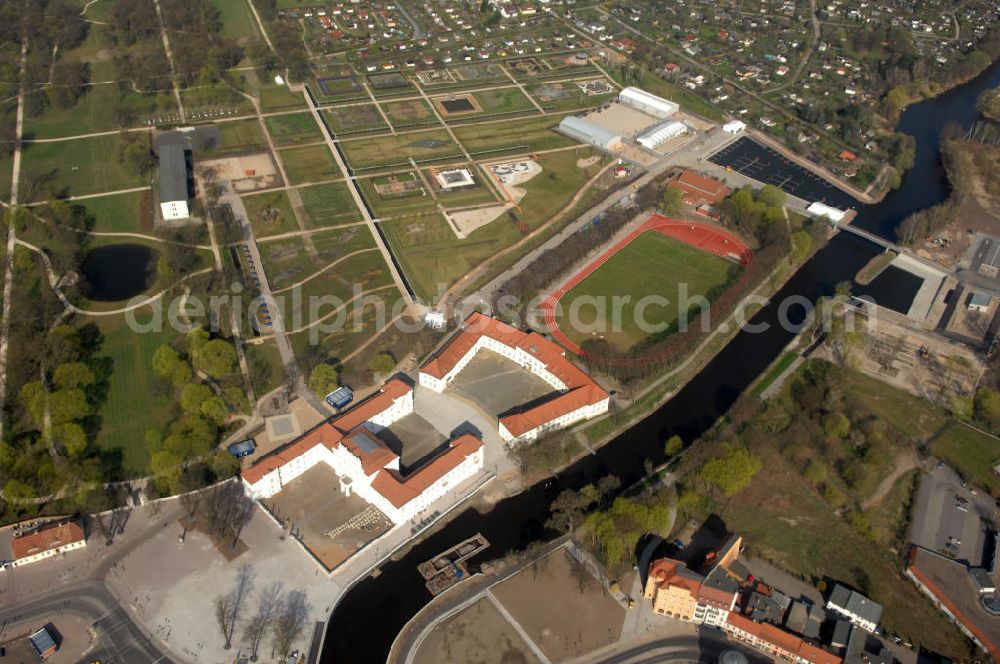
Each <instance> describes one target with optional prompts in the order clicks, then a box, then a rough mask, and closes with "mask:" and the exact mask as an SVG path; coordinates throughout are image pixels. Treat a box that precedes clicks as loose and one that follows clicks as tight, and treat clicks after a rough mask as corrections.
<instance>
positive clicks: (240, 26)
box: [212, 0, 257, 39]
mask: <svg viewBox="0 0 1000 664" xmlns="http://www.w3.org/2000/svg"><path fill="white" fill-rule="evenodd" d="M212 3H213V4H214V5H215V7H216V9H218V10H219V12H220V13H221V14H222V36H223V37H230V38H232V39H239V38H240V37H251V36H253V35H255V34H257V25H256V22H255V21H254V19H253V16H252V15H251V14H250V7H249V6H247V2H246V0H212Z"/></svg>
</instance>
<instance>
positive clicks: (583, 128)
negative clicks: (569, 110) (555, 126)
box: [559, 115, 618, 145]
mask: <svg viewBox="0 0 1000 664" xmlns="http://www.w3.org/2000/svg"><path fill="white" fill-rule="evenodd" d="M559 128H560V129H561V130H563V131H564V132H567V133H570V134H579V135H582V136H587V137H589V138H590V140H591V141H593V142H595V143H600V144H601V145H609V144H610V143H612V142H614V141H616V140H617V139H618V134H616V133H615V132H613V131H611V130H610V129H605V128H604V127H602V126H600V125H598V124H594V123H593V122H589V121H587V120H584V119H583V118H579V117H577V116H575V115H569V116H567V117H565V118H563V119H562V121H561V122H560V123H559Z"/></svg>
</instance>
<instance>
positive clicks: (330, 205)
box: [298, 182, 361, 228]
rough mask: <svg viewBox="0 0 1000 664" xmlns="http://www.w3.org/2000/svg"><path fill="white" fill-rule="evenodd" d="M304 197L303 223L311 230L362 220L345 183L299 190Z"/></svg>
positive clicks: (320, 185) (330, 183)
mask: <svg viewBox="0 0 1000 664" xmlns="http://www.w3.org/2000/svg"><path fill="white" fill-rule="evenodd" d="M298 191H299V196H301V197H302V205H303V208H304V209H303V212H304V213H305V217H304V218H303V220H302V221H303V222H305V224H306V226H308V227H310V228H320V227H323V226H337V225H339V224H349V223H351V222H354V221H360V220H361V212H360V211H359V210H358V208H357V206H356V205H355V204H354V198H353V197H352V196H351V192H350V190H349V189H348V187H347V185H346V184H345V183H343V182H328V183H327V184H317V185H313V186H311V187H302V188H300V189H299V190H298Z"/></svg>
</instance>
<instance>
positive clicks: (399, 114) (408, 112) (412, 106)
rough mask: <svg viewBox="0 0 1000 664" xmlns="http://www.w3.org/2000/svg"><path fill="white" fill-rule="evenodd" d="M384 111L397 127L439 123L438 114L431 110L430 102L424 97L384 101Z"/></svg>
mask: <svg viewBox="0 0 1000 664" xmlns="http://www.w3.org/2000/svg"><path fill="white" fill-rule="evenodd" d="M381 106H382V112H384V113H385V114H386V116H387V117H388V118H389V122H391V123H392V125H393V126H394V127H396V128H397V129H399V128H401V127H414V126H421V125H428V124H438V120H437V116H435V115H434V111H432V110H431V107H430V104H428V103H427V102H426V101H424V100H423V99H407V100H405V101H386V102H382V104H381Z"/></svg>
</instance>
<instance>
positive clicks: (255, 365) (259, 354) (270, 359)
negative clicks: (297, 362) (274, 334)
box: [244, 339, 285, 398]
mask: <svg viewBox="0 0 1000 664" xmlns="http://www.w3.org/2000/svg"><path fill="white" fill-rule="evenodd" d="M244 352H245V353H246V356H247V361H248V362H249V364H250V381H251V382H252V383H253V389H254V392H256V393H257V397H258V398H259V397H261V396H263V395H265V394H267V393H268V392H270V391H271V390H273V389H275V388H276V387H278V386H279V385H281V384H282V383H283V382H284V381H285V367H284V365H283V364H282V363H281V354H280V353H279V352H278V345H277V343H276V342H275V341H274V340H273V339H268V340H267V341H264V342H263V343H259V344H247V345H246V347H245V348H244Z"/></svg>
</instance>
